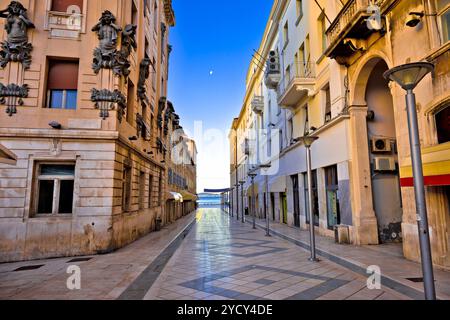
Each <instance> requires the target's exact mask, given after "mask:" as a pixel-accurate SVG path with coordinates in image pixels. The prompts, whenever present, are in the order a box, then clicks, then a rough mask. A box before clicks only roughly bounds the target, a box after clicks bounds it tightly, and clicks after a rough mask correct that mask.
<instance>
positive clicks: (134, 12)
mask: <svg viewBox="0 0 450 320" xmlns="http://www.w3.org/2000/svg"><path fill="white" fill-rule="evenodd" d="M131 23H132V24H134V25H135V26H137V25H139V24H138V10H137V8H136V4H135V3H134V0H132V1H131Z"/></svg>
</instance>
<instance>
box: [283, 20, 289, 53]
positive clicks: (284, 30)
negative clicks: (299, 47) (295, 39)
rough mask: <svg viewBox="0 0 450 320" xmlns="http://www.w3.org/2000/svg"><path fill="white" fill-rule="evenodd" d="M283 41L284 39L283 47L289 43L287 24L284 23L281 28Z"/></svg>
mask: <svg viewBox="0 0 450 320" xmlns="http://www.w3.org/2000/svg"><path fill="white" fill-rule="evenodd" d="M283 39H284V47H286V46H287V44H288V43H289V23H288V21H286V23H285V25H284V28H283Z"/></svg>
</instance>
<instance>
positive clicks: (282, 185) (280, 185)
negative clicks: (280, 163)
mask: <svg viewBox="0 0 450 320" xmlns="http://www.w3.org/2000/svg"><path fill="white" fill-rule="evenodd" d="M269 189H270V192H286V190H287V184H286V177H285V176H281V177H275V178H273V180H271V181H270V182H269Z"/></svg>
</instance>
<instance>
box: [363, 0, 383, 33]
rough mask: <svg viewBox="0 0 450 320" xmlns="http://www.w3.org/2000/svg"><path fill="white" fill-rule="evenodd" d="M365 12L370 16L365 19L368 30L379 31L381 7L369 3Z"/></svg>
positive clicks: (380, 27)
mask: <svg viewBox="0 0 450 320" xmlns="http://www.w3.org/2000/svg"><path fill="white" fill-rule="evenodd" d="M367 13H369V14H370V15H371V16H370V17H369V18H368V19H367V20H366V23H367V28H368V29H369V30H375V31H380V30H382V29H383V23H382V21H381V9H380V7H379V6H377V5H375V4H370V5H369V6H368V7H367Z"/></svg>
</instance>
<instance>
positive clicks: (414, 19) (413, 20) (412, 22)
mask: <svg viewBox="0 0 450 320" xmlns="http://www.w3.org/2000/svg"><path fill="white" fill-rule="evenodd" d="M424 15H425V13H423V12H410V13H409V16H408V18H407V19H406V25H407V26H408V27H410V28H415V27H416V26H417V25H418V24H419V23H420V22H422V18H423V17H424Z"/></svg>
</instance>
